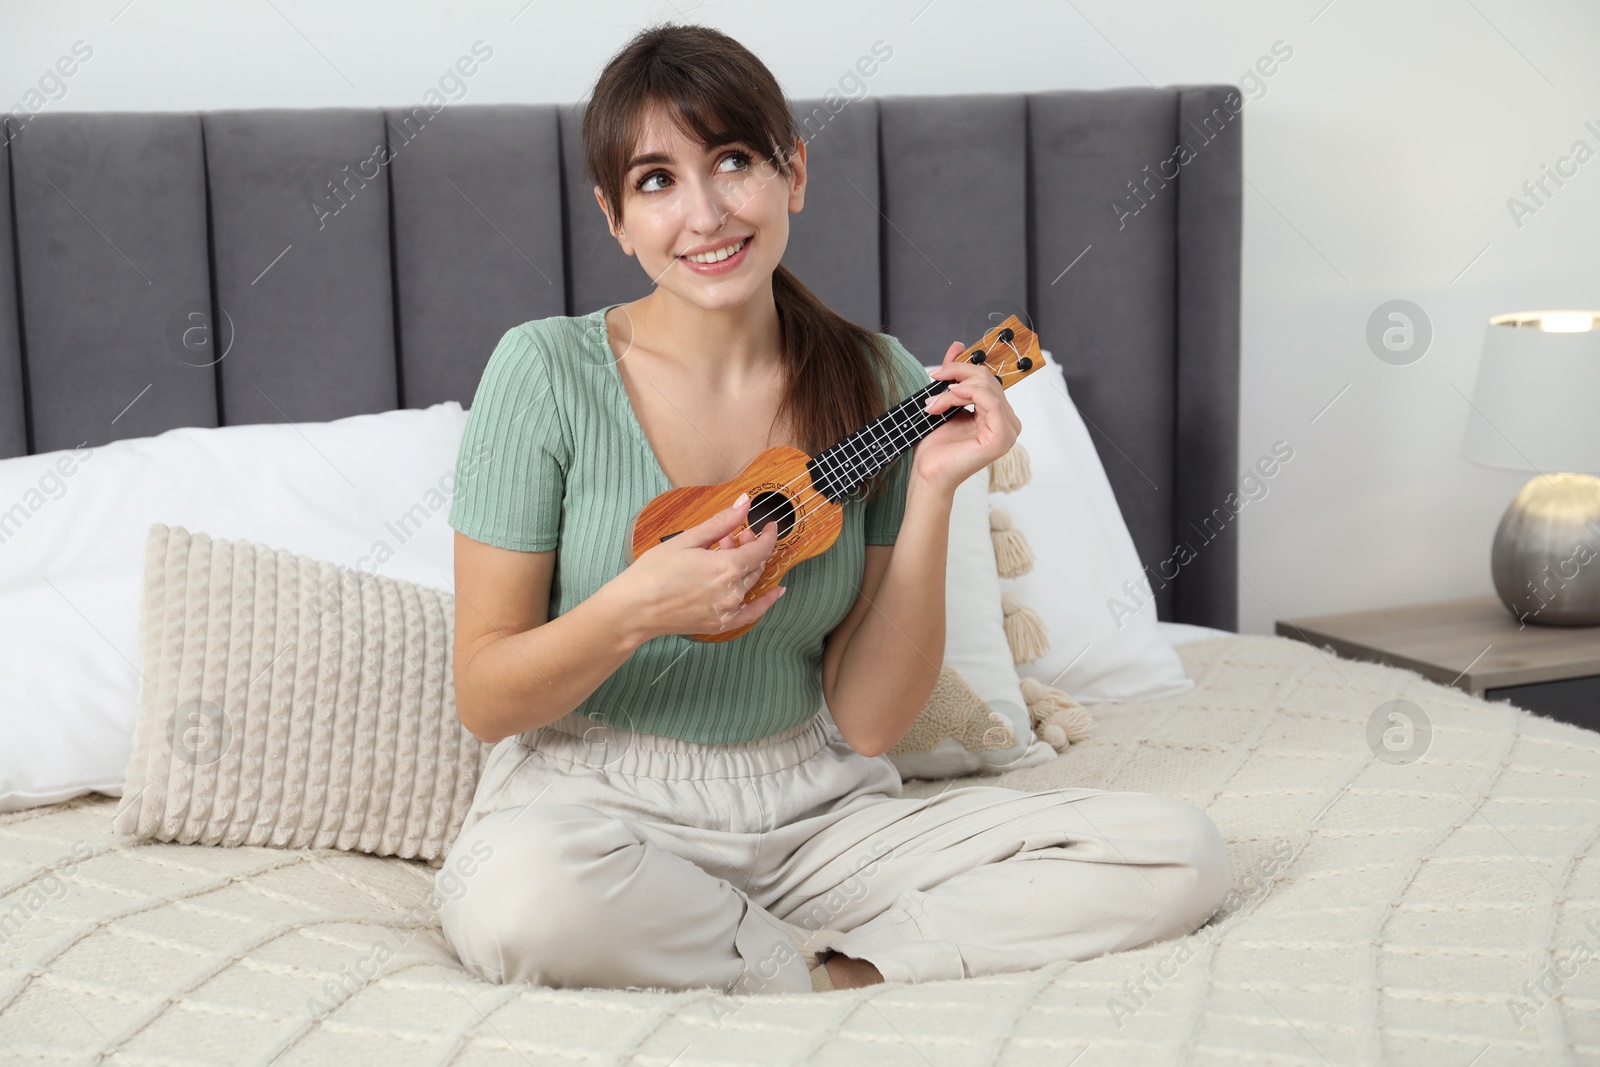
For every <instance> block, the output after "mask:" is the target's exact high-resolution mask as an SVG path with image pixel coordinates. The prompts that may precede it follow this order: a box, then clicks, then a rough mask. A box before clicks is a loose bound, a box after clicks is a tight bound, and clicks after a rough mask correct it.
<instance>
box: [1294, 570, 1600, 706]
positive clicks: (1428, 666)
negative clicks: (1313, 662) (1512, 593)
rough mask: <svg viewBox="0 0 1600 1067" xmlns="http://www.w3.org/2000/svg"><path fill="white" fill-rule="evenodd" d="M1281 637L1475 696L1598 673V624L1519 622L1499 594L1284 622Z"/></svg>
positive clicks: (1599, 633) (1317, 616)
mask: <svg viewBox="0 0 1600 1067" xmlns="http://www.w3.org/2000/svg"><path fill="white" fill-rule="evenodd" d="M1277 633H1278V636H1279V637H1292V638H1295V639H1296V640H1300V641H1306V642H1309V643H1311V644H1314V645H1331V646H1332V647H1333V649H1334V651H1336V652H1338V653H1339V654H1340V655H1342V656H1347V657H1349V658H1351V659H1362V660H1372V661H1376V662H1379V663H1387V664H1390V665H1392V666H1396V667H1404V668H1407V669H1408V670H1414V671H1416V672H1417V673H1418V674H1421V675H1422V676H1423V677H1425V678H1429V679H1432V680H1433V681H1436V682H1440V683H1442V684H1444V685H1454V686H1455V687H1456V688H1458V689H1464V690H1466V691H1467V692H1468V693H1471V694H1473V695H1474V696H1483V694H1484V690H1486V689H1496V688H1500V687H1502V686H1511V685H1529V684H1532V683H1535V682H1549V681H1556V680H1560V679H1564V678H1579V677H1583V676H1585V675H1592V674H1600V626H1540V625H1537V624H1535V623H1531V622H1529V623H1519V622H1518V620H1517V618H1516V616H1514V615H1513V614H1511V611H1510V610H1509V609H1508V608H1507V607H1506V606H1505V604H1503V603H1502V602H1501V601H1500V598H1499V597H1497V596H1493V595H1491V596H1481V597H1468V598H1466V599H1464V600H1444V601H1438V602H1436V603H1431V604H1407V605H1404V606H1401V607H1397V608H1382V609H1379V610H1377V611H1353V612H1347V613H1345V614H1341V615H1314V616H1310V617H1307V618H1301V619H1279V620H1278V623H1277Z"/></svg>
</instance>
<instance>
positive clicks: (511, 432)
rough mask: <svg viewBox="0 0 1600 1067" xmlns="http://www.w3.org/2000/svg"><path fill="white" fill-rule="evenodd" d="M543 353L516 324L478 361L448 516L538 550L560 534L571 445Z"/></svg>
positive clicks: (487, 539) (503, 544)
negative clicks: (481, 363)
mask: <svg viewBox="0 0 1600 1067" xmlns="http://www.w3.org/2000/svg"><path fill="white" fill-rule="evenodd" d="M547 359H548V357H547V355H546V354H545V353H544V352H542V351H540V349H539V346H538V344H537V343H536V342H535V339H534V338H533V337H532V336H530V334H529V332H528V330H527V329H526V328H525V327H523V326H519V327H516V328H515V329H512V330H509V331H507V332H506V334H505V336H503V337H501V338H500V343H499V344H497V345H496V346H495V349H494V352H493V353H491V354H490V356H489V362H488V363H487V364H486V365H485V366H484V368H483V377H482V379H481V380H480V381H479V382H478V391H477V393H476V395H474V397H473V399H472V407H471V409H470V410H469V411H468V412H467V424H466V428H465V429H464V430H463V431H462V434H461V449H460V451H459V452H458V453H457V456H456V482H455V494H454V497H453V499H452V500H451V502H450V518H449V522H450V526H451V527H452V528H453V529H455V530H458V531H460V532H461V533H463V534H465V535H466V536H468V537H470V538H472V539H473V540H474V541H482V542H483V543H485V544H489V545H495V546H497V547H500V548H510V549H515V550H517V551H521V552H543V551H546V550H548V549H552V548H555V547H556V542H557V541H558V540H559V539H560V532H561V501H562V498H563V496H564V495H565V490H566V472H567V469H568V467H569V466H570V464H571V461H572V448H571V440H570V436H569V434H568V433H567V431H566V425H565V419H564V418H563V416H562V412H561V409H560V405H559V403H558V401H559V396H558V392H559V391H558V390H557V389H556V388H555V387H554V383H555V380H556V376H555V374H554V373H553V370H552V368H551V367H550V366H549V364H548V362H547Z"/></svg>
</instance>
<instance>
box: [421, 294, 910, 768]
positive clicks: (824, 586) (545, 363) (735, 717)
mask: <svg viewBox="0 0 1600 1067" xmlns="http://www.w3.org/2000/svg"><path fill="white" fill-rule="evenodd" d="M617 306H619V305H617V304H610V305H607V306H606V307H603V308H601V309H599V310H598V311H594V312H591V313H589V314H588V315H574V316H551V317H549V318H543V319H535V320H533V321H531V322H525V323H523V324H522V325H520V326H517V327H514V328H512V329H511V330H508V331H507V332H506V334H505V335H504V336H503V337H502V338H501V339H500V342H499V344H497V345H496V346H495V349H494V352H493V354H492V355H491V356H490V357H489V362H488V365H487V366H485V367H484V371H483V378H482V379H481V381H480V382H479V384H478V389H477V393H476V395H475V396H474V398H473V401H472V407H471V409H470V410H469V412H468V416H467V424H466V428H465V431H464V432H463V434H462V439H461V450H460V453H459V455H458V457H457V461H456V484H455V495H454V499H453V500H452V501H451V505H450V518H449V522H450V526H451V527H452V528H454V529H456V530H458V531H460V532H461V533H462V534H464V535H466V536H467V537H470V538H472V539H474V540H476V541H482V542H484V543H485V544H490V545H497V546H499V547H501V548H508V549H515V550H519V551H524V552H538V551H544V550H547V549H552V548H553V549H556V566H555V572H554V575H553V577H552V580H551V587H550V609H549V618H551V619H555V618H557V617H558V616H560V615H562V614H565V613H566V612H568V611H570V610H571V609H572V608H573V607H575V606H576V605H578V604H580V603H582V602H583V601H584V600H587V599H588V598H589V597H590V596H592V595H594V593H595V591H596V590H598V589H599V588H600V587H601V586H602V585H604V584H605V583H606V582H608V581H610V580H611V579H612V578H614V577H616V576H617V575H618V574H620V573H621V572H622V571H623V570H625V569H626V568H627V567H628V566H630V565H631V564H632V562H633V553H632V540H633V520H634V518H635V517H636V516H637V515H638V514H639V511H640V510H641V509H642V508H643V507H644V506H645V505H646V504H647V503H649V502H650V501H651V500H653V499H654V498H655V497H657V496H659V495H660V494H662V493H664V492H667V491H668V490H669V489H671V488H672V483H671V482H670V481H669V480H668V479H667V476H666V474H665V473H664V472H663V471H662V470H661V466H660V464H659V463H658V462H657V460H656V457H655V453H654V451H652V449H651V447H650V443H649V440H648V439H647V438H646V437H645V435H644V430H643V428H642V427H641V426H640V425H639V421H638V418H637V417H636V416H635V415H634V412H633V407H632V405H631V404H630V403H629V400H628V394H627V391H626V390H625V389H624V387H623V384H622V378H621V375H620V374H619V373H618V371H617V368H616V363H615V356H614V354H613V353H612V350H611V347H610V344H609V343H608V342H607V340H606V328H605V314H606V312H607V311H609V310H611V308H613V307H617ZM881 336H882V337H883V338H885V339H886V340H887V342H888V345H887V347H888V348H889V350H890V351H891V352H892V353H893V367H894V374H895V380H896V382H897V388H898V389H899V393H898V395H896V396H895V397H894V398H893V399H892V400H891V401H890V405H891V406H892V405H893V404H894V403H898V402H899V401H900V400H902V399H904V398H905V397H907V396H909V395H911V394H912V393H914V392H916V391H917V390H919V389H921V388H923V387H924V386H926V385H927V384H928V382H929V377H928V373H927V371H926V370H924V369H923V367H922V365H921V363H919V362H918V361H917V359H916V357H914V356H913V355H912V354H911V353H910V352H908V351H906V349H905V347H904V346H903V345H901V344H900V342H899V341H898V340H897V339H895V338H894V337H892V336H889V335H887V334H885V335H881ZM863 358H866V356H865V355H863ZM910 474H911V453H910V451H909V450H908V451H906V452H904V453H902V454H901V455H900V457H899V458H897V459H896V460H895V462H894V463H893V464H892V465H891V466H890V468H889V470H888V471H887V472H886V474H885V481H884V484H883V486H882V489H881V490H880V493H879V495H878V496H877V497H875V498H874V499H873V500H871V501H863V500H862V499H860V496H861V494H860V493H856V494H853V498H852V497H847V498H845V500H844V502H843V512H844V526H843V529H841V530H840V532H839V537H838V539H837V540H836V541H835V542H834V543H833V544H832V545H831V546H829V548H828V549H827V551H825V552H823V553H822V554H821V555H818V556H813V557H812V558H810V559H807V560H803V561H801V562H800V563H799V564H797V565H795V566H794V567H792V568H790V569H789V570H788V571H787V572H786V573H785V574H784V578H783V584H784V585H786V586H787V587H788V592H786V593H785V594H784V595H783V597H782V598H780V599H779V600H778V601H777V602H776V603H774V604H773V605H772V606H771V607H769V608H768V609H767V611H766V614H765V615H763V616H762V617H761V618H760V620H759V621H757V623H756V624H755V626H753V627H752V628H751V629H749V630H748V631H746V632H745V633H744V634H742V635H741V636H739V637H736V638H734V639H733V640H731V641H719V642H711V641H697V640H694V639H693V638H690V637H688V636H686V635H683V634H667V635H664V636H661V637H655V638H652V639H651V640H649V641H646V642H645V643H644V644H642V645H640V646H639V647H638V648H637V649H635V650H634V652H633V654H632V655H631V656H629V657H628V659H627V660H625V661H624V662H623V663H622V665H621V666H619V667H618V668H617V669H616V670H615V671H614V672H613V673H612V674H611V675H610V677H608V678H607V679H606V680H605V681H603V682H602V683H600V686H599V688H597V689H596V690H595V691H594V692H593V693H592V694H590V696H589V697H588V698H587V699H586V700H584V701H583V702H582V703H581V704H579V705H578V706H577V709H576V710H577V711H578V712H580V713H582V714H583V715H585V716H587V717H589V718H591V719H594V720H595V721H596V722H600V723H605V724H608V725H612V726H618V727H621V728H624V729H629V730H636V731H641V732H644V733H651V734H663V735H666V736H670V737H678V738H683V739H686V740H690V741H697V742H703V743H714V744H726V743H731V742H738V741H750V740H756V739H759V738H763V737H770V736H772V735H773V734H777V733H781V732H783V731H785V730H789V729H792V728H793V727H795V726H798V725H800V724H801V723H803V722H805V721H806V720H807V719H809V718H810V717H811V716H812V715H814V714H816V713H817V711H818V710H819V709H820V708H821V707H822V652H823V646H824V642H825V639H826V638H827V636H828V634H829V633H831V632H832V631H833V629H834V628H835V627H836V626H838V624H839V623H840V621H842V620H843V619H844V617H845V615H846V614H848V613H849V611H850V608H851V607H852V606H853V605H854V604H855V602H856V598H857V596H858V595H859V590H860V585H861V578H862V574H863V565H864V563H865V559H866V553H865V551H864V548H863V546H864V545H869V544H872V545H888V544H893V543H894V541H895V538H896V536H897V535H898V533H899V530H900V523H901V519H902V517H903V516H904V513H905V498H906V489H907V486H908V484H909V480H910ZM730 503H731V501H730ZM524 736H525V737H529V736H531V735H524Z"/></svg>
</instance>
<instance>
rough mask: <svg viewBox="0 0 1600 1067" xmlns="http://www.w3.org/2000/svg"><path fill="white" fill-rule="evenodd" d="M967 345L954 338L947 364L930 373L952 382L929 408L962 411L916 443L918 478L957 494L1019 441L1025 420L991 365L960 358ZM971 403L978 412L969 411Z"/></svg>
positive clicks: (934, 411) (914, 457)
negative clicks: (958, 488) (964, 484)
mask: <svg viewBox="0 0 1600 1067" xmlns="http://www.w3.org/2000/svg"><path fill="white" fill-rule="evenodd" d="M966 350H967V346H966V345H964V344H962V343H961V342H960V341H956V342H953V343H952V344H951V345H950V348H949V349H948V350H947V351H946V352H945V354H944V364H943V365H942V366H940V367H939V368H938V369H936V370H932V371H929V372H928V373H929V375H930V376H931V377H933V378H934V379H935V380H942V381H947V382H949V383H950V386H949V388H947V389H946V390H945V391H944V392H942V393H937V394H935V395H934V396H932V397H930V398H929V401H930V402H929V403H928V404H927V405H926V406H925V407H924V408H923V410H924V411H926V412H927V413H928V414H930V415H937V414H939V413H940V412H941V411H946V410H948V409H951V408H955V409H957V410H956V412H955V414H954V415H952V416H951V417H950V418H949V419H947V420H946V421H945V423H944V425H942V426H940V427H939V428H938V429H936V430H934V431H933V432H932V433H930V434H929V435H928V436H926V437H924V438H923V439H922V440H921V441H918V442H917V443H916V445H914V446H913V447H912V450H911V453H912V462H911V473H912V476H913V477H917V478H921V479H923V480H924V481H927V482H931V483H932V484H934V485H937V486H940V487H942V488H944V489H945V490H947V491H949V492H951V493H954V492H955V490H956V487H957V486H959V485H960V484H961V483H962V482H964V481H966V480H967V479H968V478H970V477H971V476H972V475H974V474H976V473H977V472H978V471H980V470H982V469H983V468H985V467H987V466H988V465H989V464H991V463H993V462H994V461H995V460H997V459H999V458H1000V457H1001V456H1003V455H1005V454H1006V453H1007V452H1009V451H1011V446H1012V445H1013V444H1015V443H1016V440H1017V434H1018V433H1019V432H1020V431H1021V430H1022V420H1021V419H1019V418H1017V413H1016V412H1014V411H1012V410H1011V404H1010V402H1009V401H1007V400H1006V394H1005V390H1004V389H1002V388H1001V387H1000V381H999V379H997V378H996V377H995V376H994V371H993V370H991V369H990V368H989V367H988V366H987V365H986V364H982V363H969V362H967V361H966V360H964V359H959V358H957V357H959V356H960V355H961V354H962V353H964V352H965V351H966ZM968 404H971V405H972V406H973V409H974V410H972V411H965V410H960V409H964V408H965V407H966V406H967V405H968Z"/></svg>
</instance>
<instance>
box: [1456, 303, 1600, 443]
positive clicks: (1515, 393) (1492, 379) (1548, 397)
mask: <svg viewBox="0 0 1600 1067" xmlns="http://www.w3.org/2000/svg"><path fill="white" fill-rule="evenodd" d="M1540 314H1541V313H1539V312H1527V313H1519V314H1516V315H1497V316H1495V318H1494V319H1493V320H1491V322H1490V324H1489V327H1488V330H1487V332H1486V334H1485V336H1484V342H1483V360H1482V361H1481V362H1480V363H1479V364H1478V380H1477V385H1476V386H1475V387H1474V388H1473V390H1472V408H1471V409H1469V410H1468V411H1467V429H1466V435H1465V437H1464V438H1463V440H1462V444H1461V456H1462V458H1463V459H1467V460H1470V461H1471V462H1473V463H1479V464H1482V465H1484V466H1486V467H1505V468H1508V469H1511V470H1525V471H1533V470H1537V471H1543V472H1545V473H1547V474H1548V473H1551V472H1555V471H1571V472H1591V473H1593V472H1600V328H1590V329H1588V330H1584V331H1582V332H1555V331H1553V330H1550V329H1546V328H1543V327H1541V326H1540V318H1539V316H1540ZM1546 317H1547V320H1548V321H1547V322H1546V326H1550V325H1554V324H1555V323H1556V322H1557V320H1556V319H1555V318H1554V317H1553V316H1552V315H1547V316H1546ZM1590 321H1591V323H1593V322H1594V321H1595V320H1594V319H1593V318H1591V320H1590ZM1566 328H1570V323H1568V324H1566Z"/></svg>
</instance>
